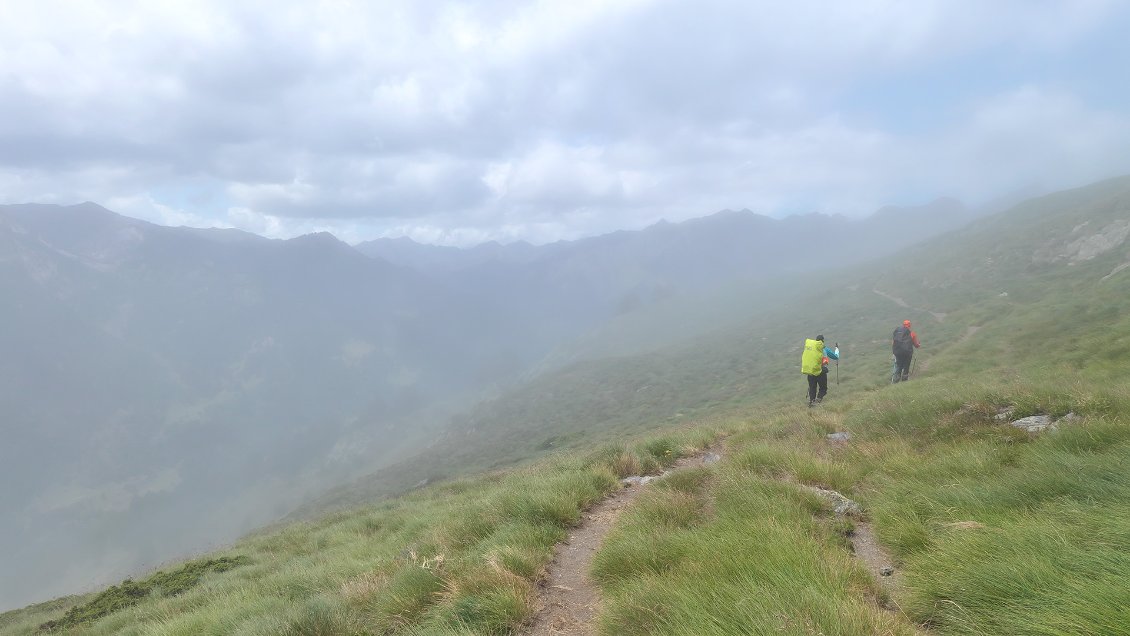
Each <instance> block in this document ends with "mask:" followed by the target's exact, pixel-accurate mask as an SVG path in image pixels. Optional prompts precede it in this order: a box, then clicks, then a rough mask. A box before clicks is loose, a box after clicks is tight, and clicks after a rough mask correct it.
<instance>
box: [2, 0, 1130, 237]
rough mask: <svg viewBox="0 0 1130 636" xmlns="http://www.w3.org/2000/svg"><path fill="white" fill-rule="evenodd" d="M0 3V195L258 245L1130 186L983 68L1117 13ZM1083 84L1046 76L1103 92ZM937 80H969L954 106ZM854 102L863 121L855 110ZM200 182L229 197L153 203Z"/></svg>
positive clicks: (481, 233)
mask: <svg viewBox="0 0 1130 636" xmlns="http://www.w3.org/2000/svg"><path fill="white" fill-rule="evenodd" d="M5 11H6V16H7V18H8V19H6V20H5V21H3V22H2V23H0V200H2V201H5V202H18V201H31V200H35V201H44V202H72V201H76V200H87V199H89V200H94V201H98V202H101V203H104V204H107V205H109V206H111V207H113V206H114V205H118V206H119V207H120V209H121V211H122V212H126V213H128V214H136V215H139V216H141V217H142V218H146V219H149V220H153V221H156V222H161V223H192V224H196V223H199V222H202V221H203V222H207V221H208V220H211V221H212V222H214V223H218V224H231V225H235V226H237V227H242V228H245V229H251V230H253V231H257V232H262V233H265V234H268V235H271V236H287V235H291V234H293V233H296V232H301V231H304V230H308V229H311V228H319V229H331V230H333V231H335V233H338V234H340V235H345V234H349V235H351V236H356V237H360V238H367V237H368V236H375V235H378V234H388V233H393V232H400V233H404V234H409V235H412V236H416V237H435V240H443V241H447V242H466V241H471V240H478V238H479V237H483V238H486V237H496V238H530V239H533V240H549V239H553V238H557V237H566V236H576V235H578V234H584V233H590V232H598V231H608V230H611V229H616V228H621V227H639V226H642V225H644V224H646V223H648V222H650V221H653V220H655V219H657V218H660V217H668V218H672V219H675V218H686V217H688V216H695V215H701V214H706V213H710V212H713V211H715V210H716V209H718V208H720V207H731V208H735V207H750V208H754V209H758V210H759V211H763V212H768V213H775V214H784V213H789V212H793V211H800V210H805V209H823V210H826V211H841V212H845V213H851V214H859V213H864V212H866V211H869V210H871V209H874V208H876V207H878V206H880V205H882V204H884V203H888V202H892V199H893V198H897V197H905V196H909V195H908V193H911V194H913V193H917V194H918V195H919V196H920V197H922V198H930V197H932V196H935V195H939V194H963V195H964V196H968V197H982V196H990V195H991V194H993V193H995V192H1000V191H1003V190H1007V189H1009V188H1011V187H1013V186H1014V184H1016V183H1020V182H1033V181H1056V180H1057V179H1059V180H1060V181H1062V180H1064V179H1068V178H1069V179H1087V178H1092V177H1093V178H1097V177H1101V176H1106V175H1107V174H1109V173H1110V172H1111V171H1119V170H1124V169H1126V165H1125V162H1124V161H1123V157H1122V155H1123V153H1122V150H1121V149H1122V148H1124V147H1126V146H1125V127H1126V114H1125V113H1122V112H1117V111H1115V112H1108V111H1106V110H1104V107H1103V106H1102V105H1097V104H1092V103H1089V102H1088V101H1087V100H1086V99H1084V98H1083V97H1082V96H1081V93H1078V92H1076V93H1071V92H1069V91H1067V90H1066V89H1065V88H1063V87H1062V86H1057V85H1056V78H1055V77H1054V76H1053V75H1054V74H1053V75H1047V76H1045V75H1042V74H1046V73H1050V71H1045V70H1043V69H1042V67H1041V69H1040V70H1039V71H1038V72H1037V71H1036V70H1032V69H1029V71H1030V72H1028V73H1027V74H1025V73H1021V72H1019V71H1017V75H1016V78H1013V77H1011V76H1008V75H1007V73H1003V72H1001V71H999V70H998V75H999V76H991V75H985V76H984V77H982V76H981V75H979V74H978V72H979V65H980V63H982V62H989V61H992V60H995V59H997V58H1000V57H1001V56H1011V58H1010V59H1012V60H1013V61H1014V64H1013V66H1015V67H1023V66H1024V64H1025V60H1026V59H1028V57H1032V58H1033V59H1035V58H1039V57H1040V56H1044V57H1047V56H1051V57H1052V58H1055V57H1056V56H1069V55H1070V54H1071V53H1072V50H1073V47H1075V46H1076V45H1077V44H1079V43H1080V42H1084V41H1090V40H1092V39H1094V38H1096V37H1112V36H1111V35H1110V31H1111V29H1110V28H1109V25H1110V24H1112V23H1118V21H1119V20H1121V21H1123V22H1125V21H1126V20H1127V15H1126V10H1125V9H1123V8H1122V6H1121V5H1120V4H1119V3H1116V2H1113V1H1109V2H1108V1H1102V0H1086V1H1080V2H1067V1H1061V2H1056V1H1049V2H1041V3H1038V4H1033V3H1029V2H1023V1H1021V0H1004V1H1002V2H993V3H984V2H975V1H974V0H925V1H923V2H915V3H890V2H888V1H886V0H865V1H863V2H855V3H850V4H848V3H832V4H829V3H824V2H817V1H816V0H804V1H801V2H796V3H791V4H788V5H783V4H779V3H764V2H736V1H735V2H731V1H725V0H704V2H700V3H693V4H691V3H677V2H670V1H669V0H630V1H618V2H613V1H611V0H582V1H578V0H545V1H538V2H516V1H513V0H489V1H484V2H478V3H473V4H470V3H461V2H436V3H419V2H414V1H411V0H385V1H382V2H374V3H358V2H349V1H347V0H339V1H329V2H321V3H297V4H289V5H278V4H277V3H267V2H261V1H258V0H256V1H253V2H236V3H228V2H218V0H217V1H201V2H193V3H151V2H140V1H136V2H128V1H123V2H117V3H80V4H74V3H64V2H61V1H60V0H46V1H45V2H39V3H7V5H6V7H5ZM1104 29H1105V30H1104ZM1115 31H1117V29H1115ZM1086 71H1087V69H1071V68H1066V69H1061V70H1060V71H1059V72H1060V73H1061V74H1063V75H1062V76H1063V77H1065V78H1066V77H1069V78H1070V79H1071V81H1072V84H1071V85H1073V86H1078V85H1079V83H1080V82H1082V83H1083V84H1084V85H1085V83H1086V82H1087V81H1092V82H1094V83H1102V82H1107V81H1109V78H1108V77H1094V78H1092V79H1090V80H1088V79H1087V75H1086ZM920 72H921V73H933V74H935V75H939V76H940V77H941V78H942V80H941V81H940V83H939V85H938V86H937V87H936V90H937V92H938V93H937V96H938V98H937V100H936V101H935V102H933V103H917V102H916V103H915V104H913V105H912V106H910V107H913V108H924V109H928V110H930V111H931V112H934V113H938V114H939V116H936V117H933V118H928V119H930V120H931V122H932V123H931V124H930V127H929V129H926V130H914V131H906V130H903V129H900V128H899V126H897V125H894V124H893V122H892V121H891V119H892V117H893V116H895V115H897V113H894V112H891V111H894V110H896V108H897V107H895V106H889V107H888V106H886V105H885V104H886V101H885V100H886V98H887V96H886V95H885V94H884V93H883V91H885V90H886V91H890V90H894V88H892V85H893V86H894V87H895V88H897V84H898V82H899V81H900V79H902V78H907V79H913V78H914V77H916V76H917V75H918V74H919V73H920ZM946 82H949V83H951V84H956V85H959V86H960V85H965V84H966V83H969V82H974V83H976V82H981V83H983V86H978V92H979V96H978V97H977V98H976V99H974V100H972V102H971V101H970V99H969V96H968V95H967V94H965V93H962V92H961V91H954V90H951V89H952V87H947V86H945V83H946ZM932 88H933V87H932ZM854 93H864V94H868V98H869V99H870V103H868V104H865V105H864V106H862V107H861V106H860V105H859V104H858V103H856V104H854V105H853V106H850V107H849V106H848V105H847V104H846V102H845V96H846V95H852V94H854ZM857 102H858V100H857ZM1060 156H1063V157H1066V156H1070V157H1071V158H1072V160H1071V161H1059V160H1057V159H1056V157H1060ZM193 180H206V181H209V182H214V183H218V184H220V186H219V187H218V188H217V189H218V190H220V191H222V192H223V193H224V196H225V197H226V200H224V201H218V202H213V205H210V206H209V207H207V208H202V209H199V210H198V209H193V208H192V207H191V204H188V203H185V202H184V201H182V200H173V199H169V198H168V195H167V193H168V192H169V191H177V190H178V188H179V187H181V184H183V183H185V182H191V181H193Z"/></svg>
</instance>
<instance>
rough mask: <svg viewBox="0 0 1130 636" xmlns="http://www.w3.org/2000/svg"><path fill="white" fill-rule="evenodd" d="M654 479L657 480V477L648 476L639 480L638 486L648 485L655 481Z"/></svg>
mask: <svg viewBox="0 0 1130 636" xmlns="http://www.w3.org/2000/svg"><path fill="white" fill-rule="evenodd" d="M656 479H659V477H656V476H654V475H648V476H647V477H644V478H643V479H640V485H641V486H646V485H648V484H650V483H651V482H653V481H655V480H656Z"/></svg>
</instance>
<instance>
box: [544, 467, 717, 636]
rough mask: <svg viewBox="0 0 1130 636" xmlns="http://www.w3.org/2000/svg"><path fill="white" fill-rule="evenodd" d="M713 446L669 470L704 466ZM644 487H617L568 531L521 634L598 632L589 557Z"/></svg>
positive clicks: (597, 598) (581, 634)
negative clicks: (533, 613) (538, 602)
mask: <svg viewBox="0 0 1130 636" xmlns="http://www.w3.org/2000/svg"><path fill="white" fill-rule="evenodd" d="M717 452H718V450H717V448H715V447H711V448H710V449H708V450H706V451H703V452H702V453H699V454H697V455H692V456H690V457H684V458H682V459H680V460H679V461H677V462H675V465H674V466H672V467H671V470H670V471H668V472H672V471H675V470H679V469H681V468H687V467H689V466H698V465H702V464H703V460H704V458H705V457H707V456H708V455H710V454H711V453H717ZM647 488H648V485H647V484H635V485H631V486H627V487H624V488H621V489H620V490H618V491H616V492H615V493H613V494H612V495H610V496H609V497H608V498H607V499H605V500H604V501H602V502H600V503H599V504H597V505H595V506H593V507H592V508H590V509H589V510H588V511H586V512H585V514H584V516H583V517H582V521H581V525H579V526H577V527H576V528H572V529H571V530H570V531H569V538H568V539H567V540H566V541H565V542H563V543H560V544H558V545H557V548H556V549H555V551H554V557H553V562H552V563H551V564H550V566H549V573H548V574H547V576H546V579H545V581H544V582H543V584H542V597H541V608H540V609H539V611H538V614H537V616H536V617H535V618H534V621H533V623H532V624H531V625H530V627H529V628H528V629H526V630H525V631H524V632H523V634H527V635H529V636H590V635H595V634H596V633H597V630H596V616H597V613H598V612H599V609H600V594H599V592H598V590H597V587H596V583H595V582H593V580H592V579H591V578H589V570H590V569H591V566H592V560H593V556H594V555H595V554H596V551H597V549H598V548H600V544H601V543H602V542H603V541H604V537H605V535H607V534H608V532H609V531H610V530H611V529H612V528H613V527H614V526H615V525H616V520H617V519H618V518H619V517H620V513H622V512H623V511H624V509H625V508H627V507H628V506H630V505H631V504H632V502H633V501H635V500H636V498H637V497H639V496H640V494H641V493H642V492H643V491H644V490H646V489H647Z"/></svg>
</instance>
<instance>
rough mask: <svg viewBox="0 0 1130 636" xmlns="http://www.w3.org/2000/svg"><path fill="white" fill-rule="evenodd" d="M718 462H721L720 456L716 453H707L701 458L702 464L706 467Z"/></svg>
mask: <svg viewBox="0 0 1130 636" xmlns="http://www.w3.org/2000/svg"><path fill="white" fill-rule="evenodd" d="M720 461H722V456H721V455H719V454H718V453H707V454H706V456H705V457H703V458H702V463H703V464H705V465H708V466H709V465H710V464H717V463H718V462H720Z"/></svg>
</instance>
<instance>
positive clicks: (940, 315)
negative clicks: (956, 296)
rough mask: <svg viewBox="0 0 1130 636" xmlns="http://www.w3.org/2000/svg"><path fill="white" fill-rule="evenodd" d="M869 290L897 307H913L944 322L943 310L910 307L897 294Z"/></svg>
mask: <svg viewBox="0 0 1130 636" xmlns="http://www.w3.org/2000/svg"><path fill="white" fill-rule="evenodd" d="M871 291H873V292H875V293H876V294H879V295H880V296H882V297H883V298H886V299H887V300H889V301H891V302H893V303H894V304H896V305H898V306H899V307H902V308H903V309H913V310H914V311H923V312H926V313H928V314H930V315H931V316H933V317H934V320H937V321H938V322H945V320H946V314H945V313H943V312H940V311H930V310H929V309H923V308H921V307H911V306H910V305H909V304H908V303H907V302H906V301H905V300H903V299H901V298H899V297H898V296H892V295H891V294H888V293H887V292H883V291H879V290H878V289H872V290H871Z"/></svg>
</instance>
